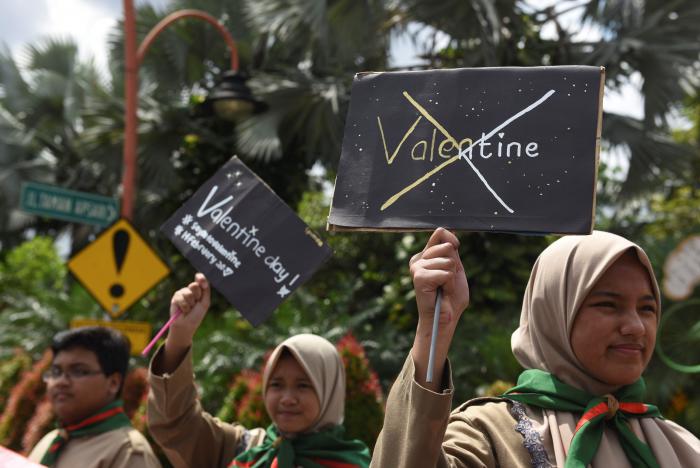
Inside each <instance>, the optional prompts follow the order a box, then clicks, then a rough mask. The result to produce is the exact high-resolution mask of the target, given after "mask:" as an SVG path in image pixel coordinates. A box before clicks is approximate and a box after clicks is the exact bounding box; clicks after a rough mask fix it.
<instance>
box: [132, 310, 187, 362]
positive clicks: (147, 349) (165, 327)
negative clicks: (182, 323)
mask: <svg viewBox="0 0 700 468" xmlns="http://www.w3.org/2000/svg"><path fill="white" fill-rule="evenodd" d="M180 315H182V311H181V310H180V309H177V310H176V311H175V313H174V314H173V316H172V317H170V320H168V321H167V322H166V324H165V325H163V328H161V329H160V330H158V333H156V336H154V337H153V339H152V340H151V342H150V343H148V345H147V346H146V347H145V348H143V351H141V356H147V355H148V353H150V352H151V348H153V346H155V344H156V343H157V342H158V340H159V339H160V337H161V336H163V333H165V332H166V331H167V330H168V328H170V325H172V324H173V322H174V321H175V320H176V319H177V318H178V317H179V316H180Z"/></svg>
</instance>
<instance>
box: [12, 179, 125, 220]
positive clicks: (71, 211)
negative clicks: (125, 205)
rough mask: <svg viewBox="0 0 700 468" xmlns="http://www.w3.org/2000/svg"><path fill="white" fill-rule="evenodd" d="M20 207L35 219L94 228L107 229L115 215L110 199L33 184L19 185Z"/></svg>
mask: <svg viewBox="0 0 700 468" xmlns="http://www.w3.org/2000/svg"><path fill="white" fill-rule="evenodd" d="M20 206H21V208H22V210H24V211H26V212H28V213H33V214H36V215H39V216H44V217H47V218H57V219H63V220H66V221H73V222H75V223H84V224H96V225H98V226H107V225H109V224H111V223H112V222H114V221H115V220H116V219H117V217H118V216H119V205H118V203H117V201H116V200H115V199H113V198H110V197H103V196H100V195H93V194H91V193H86V192H78V191H75V190H67V189H64V188H60V187H55V186H53V185H45V184H39V183H36V182H25V183H24V184H22V195H21V201H20Z"/></svg>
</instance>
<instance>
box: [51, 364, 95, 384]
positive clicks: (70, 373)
mask: <svg viewBox="0 0 700 468" xmlns="http://www.w3.org/2000/svg"><path fill="white" fill-rule="evenodd" d="M97 374H104V372H102V371H101V370H98V371H94V370H89V369H82V368H80V367H76V368H69V369H67V370H63V369H61V368H60V367H52V368H50V369H49V370H47V371H46V372H44V373H43V374H42V376H41V377H42V379H44V382H49V381H52V380H58V379H60V378H61V376H64V375H65V376H66V377H67V378H68V380H78V379H83V378H85V377H88V376H90V375H97Z"/></svg>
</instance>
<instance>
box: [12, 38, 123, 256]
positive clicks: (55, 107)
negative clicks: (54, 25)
mask: <svg viewBox="0 0 700 468" xmlns="http://www.w3.org/2000/svg"><path fill="white" fill-rule="evenodd" d="M27 59H28V60H27V62H28V64H27V66H26V68H25V69H24V70H20V68H19V67H18V65H17V63H16V62H15V61H14V60H13V58H12V56H11V54H10V52H9V50H7V49H6V48H5V49H3V50H2V51H0V91H1V92H0V135H1V136H0V141H2V144H0V178H1V179H2V184H1V185H0V186H1V187H2V189H1V191H0V206H2V210H1V213H2V215H0V242H1V243H2V247H3V249H6V248H8V247H11V246H13V245H15V244H16V243H17V242H18V241H19V240H21V238H22V236H21V233H22V232H23V231H25V230H26V229H28V228H29V227H32V228H34V229H36V230H37V231H38V232H39V233H43V232H45V233H50V234H52V235H56V234H57V233H58V231H60V230H61V229H62V227H63V226H65V223H58V222H54V221H46V220H41V219H33V217H29V216H27V215H25V214H23V213H21V212H20V211H19V209H18V208H19V207H18V205H19V193H20V186H21V183H22V182H23V181H27V180H38V181H42V182H47V183H51V184H56V185H60V186H64V187H70V188H75V189H78V190H89V191H92V192H96V193H103V194H110V193H111V191H110V188H111V187H113V186H114V184H113V182H112V183H110V182H111V181H110V173H109V172H105V171H102V170H98V166H99V167H102V166H104V165H105V164H107V163H108V161H107V160H106V158H104V156H105V152H91V151H89V148H87V147H85V145H84V144H83V141H82V140H81V133H82V132H83V131H84V129H85V120H84V118H83V115H82V113H81V112H82V109H83V107H84V106H85V103H86V102H88V101H89V100H90V99H92V98H93V96H94V95H95V94H96V93H99V94H102V95H103V96H108V95H109V93H108V91H106V89H105V85H104V83H103V82H102V81H101V78H100V76H99V74H98V72H97V70H96V68H95V66H94V64H92V63H90V62H88V63H79V62H78V54H77V46H76V45H75V44H74V43H73V42H71V41H64V40H52V39H49V40H46V41H43V42H41V43H39V44H38V45H36V46H30V47H29V48H28V49H27ZM95 164H97V165H98V166H96V165H95Z"/></svg>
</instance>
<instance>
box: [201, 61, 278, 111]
mask: <svg viewBox="0 0 700 468" xmlns="http://www.w3.org/2000/svg"><path fill="white" fill-rule="evenodd" d="M246 81H247V77H245V76H244V75H243V74H241V73H239V72H238V71H235V70H229V71H226V72H224V73H223V74H222V75H221V77H220V78H219V80H218V82H217V84H216V85H215V86H214V88H213V89H212V90H211V92H210V93H209V96H207V99H206V101H205V105H209V106H210V107H211V108H212V109H213V110H214V112H215V113H216V115H217V116H218V117H220V118H222V119H225V120H229V121H237V120H240V119H242V118H245V117H247V116H249V115H251V114H254V113H258V112H262V111H263V110H265V108H266V107H267V106H266V105H265V103H263V102H262V101H259V100H257V99H256V98H255V96H253V93H252V92H251V90H250V88H248V86H247V85H246V83H245V82H246Z"/></svg>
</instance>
